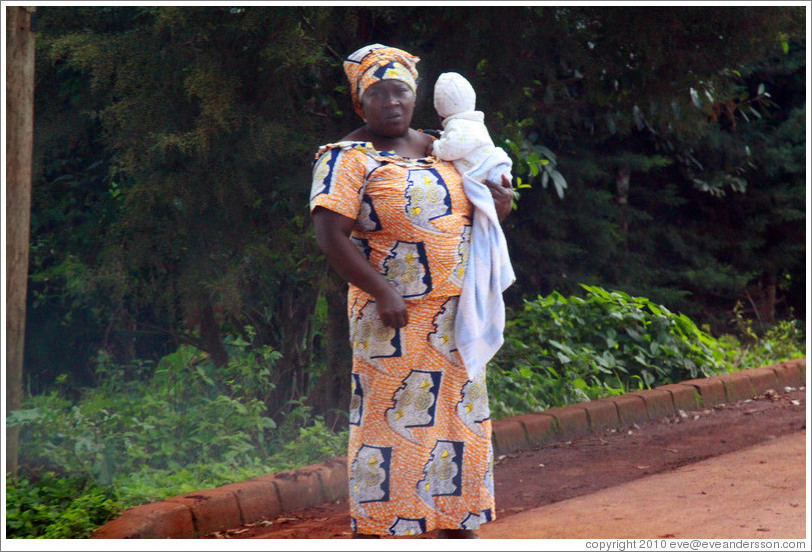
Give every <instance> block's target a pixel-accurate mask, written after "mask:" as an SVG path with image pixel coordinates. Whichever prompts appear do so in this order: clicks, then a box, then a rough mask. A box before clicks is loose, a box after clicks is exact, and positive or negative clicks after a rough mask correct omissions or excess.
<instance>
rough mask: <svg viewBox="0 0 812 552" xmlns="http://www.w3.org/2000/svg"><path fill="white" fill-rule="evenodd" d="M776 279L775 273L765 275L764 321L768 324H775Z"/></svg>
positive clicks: (771, 271) (770, 272)
mask: <svg viewBox="0 0 812 552" xmlns="http://www.w3.org/2000/svg"><path fill="white" fill-rule="evenodd" d="M777 287H778V278H777V277H776V274H775V271H774V270H770V271H769V272H768V273H767V285H766V289H765V290H764V320H765V321H766V322H767V323H768V324H775V304H776V301H777V299H776V297H777V293H776V292H777Z"/></svg>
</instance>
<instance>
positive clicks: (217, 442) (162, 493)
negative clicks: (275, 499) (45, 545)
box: [7, 339, 348, 538]
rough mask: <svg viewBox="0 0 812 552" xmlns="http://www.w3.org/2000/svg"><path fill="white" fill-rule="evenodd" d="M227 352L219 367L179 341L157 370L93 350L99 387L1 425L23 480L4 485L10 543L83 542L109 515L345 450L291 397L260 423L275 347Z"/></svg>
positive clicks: (32, 407)
mask: <svg viewBox="0 0 812 552" xmlns="http://www.w3.org/2000/svg"><path fill="white" fill-rule="evenodd" d="M228 345H229V347H230V349H231V350H230V357H231V359H232V360H231V362H229V364H228V365H227V366H225V367H222V368H219V369H215V367H214V365H213V364H212V362H211V360H209V359H208V357H207V356H206V355H204V354H201V353H200V352H199V351H197V350H196V349H194V348H192V347H190V346H181V347H179V348H178V350H177V351H175V352H174V353H172V354H170V355H168V356H166V357H164V358H162V359H161V360H160V362H158V364H157V365H156V366H149V365H146V364H141V363H136V364H135V365H132V366H120V365H117V364H115V363H113V362H111V361H110V359H109V358H108V357H107V356H106V355H100V356H99V359H98V362H97V366H96V374H97V377H98V379H99V385H98V386H97V387H95V388H92V389H87V390H84V392H83V395H82V397H81V399H80V400H79V401H78V402H73V401H70V400H68V399H66V398H64V397H63V396H62V394H61V392H60V390H59V389H55V390H52V391H50V392H49V393H46V394H42V395H37V396H33V397H30V398H28V399H26V400H25V401H24V404H23V409H22V410H19V411H16V412H13V413H11V414H10V415H9V416H8V418H7V423H8V425H18V426H20V440H21V443H24V446H23V447H22V448H21V451H20V452H21V457H20V460H21V464H22V465H23V466H24V467H25V471H26V473H30V474H32V477H29V478H27V479H22V478H20V479H18V480H15V481H14V482H12V483H11V486H10V487H8V489H11V491H10V492H9V499H8V500H9V504H10V505H13V506H11V507H10V508H9V509H8V510H7V516H8V523H9V527H12V526H13V527H14V532H15V533H14V534H15V535H16V537H17V538H23V537H40V536H45V535H50V537H51V538H57V537H58V538H67V537H71V538H82V535H85V534H86V533H88V532H91V531H92V530H93V528H94V527H97V526H98V525H100V524H101V523H104V521H106V520H107V519H108V518H109V516H110V515H111V514H110V512H113V511H117V510H118V509H120V508H129V507H132V506H136V505H138V504H143V503H147V502H153V501H157V500H162V499H164V498H167V497H169V496H175V495H178V494H183V493H186V492H190V491H194V490H199V489H204V488H212V487H216V486H219V485H223V484H226V483H231V482H235V481H241V480H245V479H250V478H252V477H257V476H260V475H266V474H268V473H272V472H275V471H282V470H287V469H291V468H294V467H298V466H302V465H307V464H313V463H317V462H320V461H323V460H325V459H326V458H330V457H334V456H337V455H340V454H345V453H346V446H347V435H348V434H347V432H346V431H343V432H339V433H335V432H332V431H330V430H329V428H327V426H326V425H325V423H324V421H323V419H321V418H320V417H313V416H312V414H311V412H310V409H309V408H308V407H306V406H304V405H303V404H302V402H303V400H302V399H300V400H299V401H295V402H294V403H293V404H292V408H291V409H290V413H289V414H288V415H287V416H286V417H285V419H284V420H282V423H281V424H280V427H277V423H276V422H275V421H274V420H272V419H271V418H270V417H268V416H267V413H266V410H267V409H266V406H265V398H266V397H267V396H268V395H270V394H271V393H272V392H273V384H272V382H271V379H270V376H271V370H272V369H273V367H274V363H275V362H276V360H277V359H278V358H279V354H278V353H277V352H276V351H273V350H271V349H270V348H268V347H262V348H259V349H252V348H251V347H250V345H249V344H248V343H246V342H244V341H242V340H239V339H230V340H229V342H228ZM37 473H46V474H47V475H46V476H43V477H41V478H39V477H36V475H35V474H37ZM63 497H68V499H69V500H68V499H63ZM108 500H110V501H113V502H107V501H108ZM81 520H85V521H86V523H85V522H84V521H83V522H82V523H80V521H81Z"/></svg>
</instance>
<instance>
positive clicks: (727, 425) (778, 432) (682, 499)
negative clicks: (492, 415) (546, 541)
mask: <svg viewBox="0 0 812 552" xmlns="http://www.w3.org/2000/svg"><path fill="white" fill-rule="evenodd" d="M806 421H807V415H806V392H805V389H804V388H800V389H794V388H786V389H782V390H778V391H777V392H767V393H765V394H764V395H761V396H759V397H756V398H754V399H752V400H747V401H739V402H736V403H730V404H723V405H719V406H716V407H714V408H711V409H708V410H703V411H696V412H688V413H685V412H680V414H679V415H676V416H673V417H669V418H663V419H659V420H656V421H651V422H647V423H645V424H640V425H635V426H631V427H627V428H623V429H620V430H617V429H613V430H608V431H605V432H602V433H596V434H590V435H586V436H583V437H578V438H575V439H572V440H571V441H564V442H556V443H552V444H548V445H544V446H541V447H538V448H535V449H532V450H524V451H519V452H516V453H513V454H510V455H506V456H501V457H499V458H497V460H496V466H495V481H496V483H495V492H496V501H497V516H496V517H497V519H496V521H494V522H493V523H490V524H487V525H485V526H483V528H482V529H481V530H480V535H481V537H482V538H614V537H615V536H621V537H629V538H633V537H634V536H638V535H640V536H643V535H645V536H646V537H650V538H659V537H663V538H671V537H676V538H739V537H745V536H746V537H747V538H804V532H805V528H806V523H805V520H806V519H807V517H808V515H809V512H808V511H807V504H806V498H805V496H806V495H805V493H806V492H807V491H808V481H807V479H806V458H805V455H806V439H805V436H806ZM657 493H659V494H657ZM703 493H704V494H703ZM556 516H559V517H556ZM520 535H521V536H520ZM434 536H435V535H434V534H433V533H426V534H425V535H422V536H421V538H433V537H434ZM349 537H350V531H349V514H348V507H347V503H346V500H340V501H336V502H334V503H326V504H323V505H320V506H317V507H312V508H308V509H306V510H302V511H299V512H293V513H288V514H285V515H283V516H280V517H278V518H276V519H270V520H264V521H260V522H257V523H253V524H251V525H246V526H242V527H235V528H233V529H230V530H227V531H221V532H217V533H214V534H211V535H208V536H207V537H205V538H270V539H285V538H293V539H336V538H339V539H340V538H349ZM386 538H400V537H386Z"/></svg>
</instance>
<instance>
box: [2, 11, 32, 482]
mask: <svg viewBox="0 0 812 552" xmlns="http://www.w3.org/2000/svg"><path fill="white" fill-rule="evenodd" d="M35 10H36V8H27V7H22V6H11V7H7V8H6V259H5V261H6V414H7V415H8V413H9V412H11V411H13V410H19V408H20V406H21V403H22V394H23V344H24V338H25V295H26V289H27V287H28V286H27V284H28V240H29V236H30V222H31V158H32V154H33V149H34V31H33V29H32V26H31V23H32V19H33V15H34V11H35ZM18 452H19V428H17V427H12V428H8V431H7V433H6V473H10V474H16V473H17V463H18Z"/></svg>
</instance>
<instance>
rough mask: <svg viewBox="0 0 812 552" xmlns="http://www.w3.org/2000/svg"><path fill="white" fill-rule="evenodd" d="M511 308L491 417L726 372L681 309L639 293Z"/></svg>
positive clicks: (492, 384)
mask: <svg viewBox="0 0 812 552" xmlns="http://www.w3.org/2000/svg"><path fill="white" fill-rule="evenodd" d="M582 287H583V288H584V290H585V291H586V296H585V297H583V298H582V297H577V296H572V297H564V296H562V295H561V294H559V293H557V292H553V293H552V294H550V295H548V296H546V297H541V296H540V297H538V298H537V299H536V300H534V301H525V302H524V308H523V309H522V310H520V311H517V312H510V313H508V322H507V327H506V330H505V345H504V346H503V348H502V350H501V351H500V352H499V354H498V355H497V356H496V357H495V358H494V360H493V361H492V362H491V364H490V367H489V377H488V386H489V389H490V395H491V413H492V415H493V416H494V417H495V418H499V417H503V416H509V415H512V414H516V413H520V412H528V411H532V410H541V409H545V408H549V407H550V406H561V405H564V404H569V403H572V402H579V401H583V400H588V399H594V398H598V397H605V396H611V395H616V394H620V393H624V392H627V391H629V390H630V389H645V388H649V387H651V386H653V385H662V384H666V383H674V382H677V381H682V380H686V379H694V378H697V377H705V376H709V375H713V374H717V373H720V372H722V371H724V370H725V358H726V352H725V348H724V347H723V346H722V345H721V344H720V343H719V342H718V341H717V340H716V339H715V338H713V337H712V336H711V335H709V334H708V333H706V332H704V331H702V330H700V329H699V328H698V327H697V325H696V324H695V323H694V322H692V321H691V320H690V319H689V318H688V317H686V316H685V315H683V314H675V313H672V312H671V311H669V310H668V309H667V308H666V307H663V306H662V305H657V304H655V303H652V302H651V301H649V300H648V299H646V298H644V297H632V296H630V295H628V294H626V293H623V292H620V291H607V290H604V289H601V288H599V287H595V286H586V285H584V286H582Z"/></svg>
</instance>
